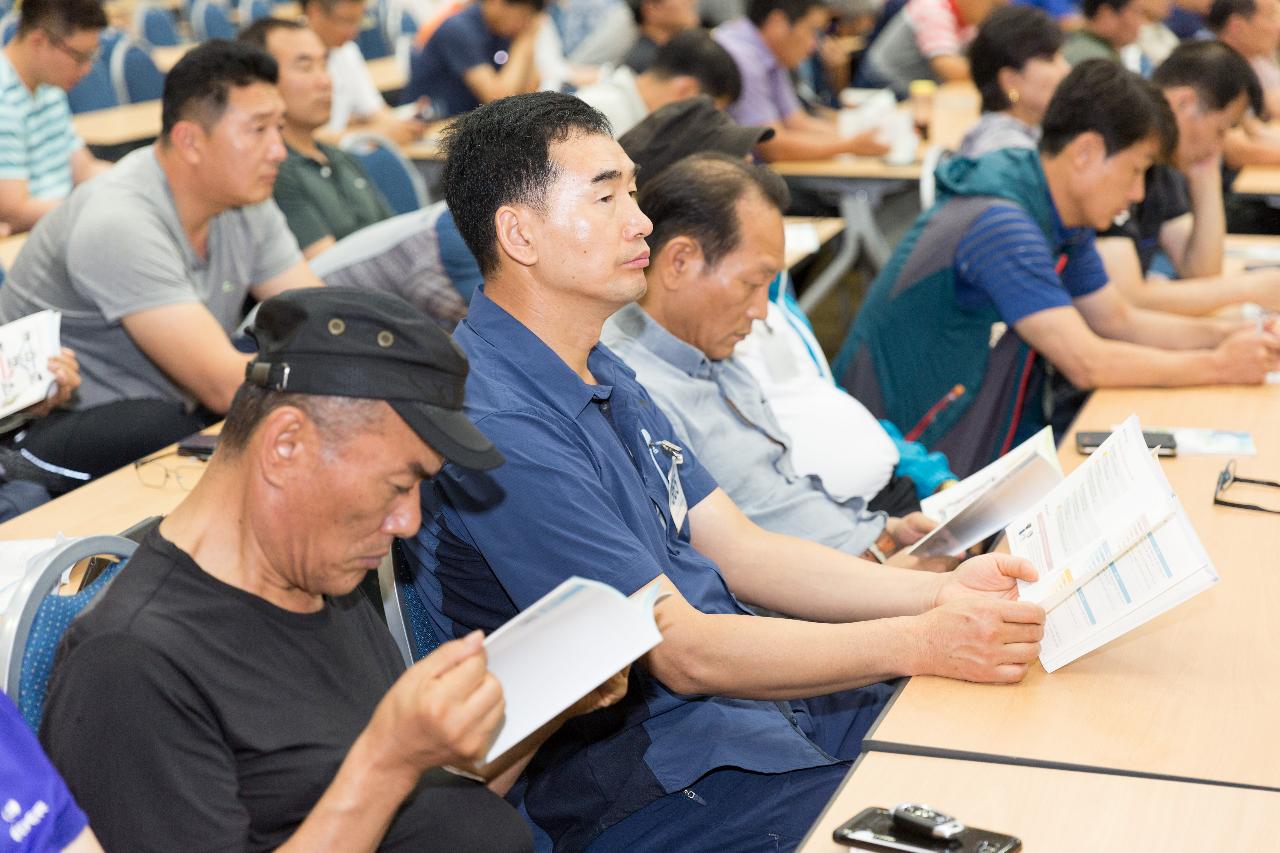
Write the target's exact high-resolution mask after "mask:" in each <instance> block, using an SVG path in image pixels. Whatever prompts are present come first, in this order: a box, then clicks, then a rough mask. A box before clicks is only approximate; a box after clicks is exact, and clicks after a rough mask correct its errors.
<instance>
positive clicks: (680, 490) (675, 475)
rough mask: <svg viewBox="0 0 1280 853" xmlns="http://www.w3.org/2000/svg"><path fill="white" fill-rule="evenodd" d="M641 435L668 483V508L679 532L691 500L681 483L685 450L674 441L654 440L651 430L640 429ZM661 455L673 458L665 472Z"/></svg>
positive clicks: (656, 466) (654, 462) (655, 465)
mask: <svg viewBox="0 0 1280 853" xmlns="http://www.w3.org/2000/svg"><path fill="white" fill-rule="evenodd" d="M640 436H641V437H642V438H643V439H644V443H645V446H646V447H648V448H649V456H650V458H652V459H653V464H654V467H655V468H657V469H658V473H659V474H660V475H662V478H663V479H664V480H665V481H666V483H667V509H668V511H670V513H671V521H672V523H673V524H675V526H676V532H677V533H679V532H680V528H682V527H684V519H685V516H687V515H688V514H689V502H688V501H687V500H685V496H684V486H682V485H681V484H680V463H682V462H684V450H683V448H681V447H680V446H679V445H678V444H675V443H674V442H670V441H666V440H660V441H654V440H653V438H652V437H650V435H649V431H648V430H645V429H642V430H640ZM659 456H667V457H668V458H670V460H671V465H670V467H669V468H668V469H667V470H666V471H665V472H664V471H663V470H662V465H661V463H659V462H658V457H659Z"/></svg>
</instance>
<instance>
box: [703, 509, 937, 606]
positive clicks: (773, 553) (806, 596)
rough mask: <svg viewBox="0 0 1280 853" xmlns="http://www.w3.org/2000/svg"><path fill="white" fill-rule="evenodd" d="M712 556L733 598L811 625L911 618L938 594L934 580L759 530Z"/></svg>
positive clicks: (935, 576) (931, 602)
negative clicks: (726, 551) (725, 552)
mask: <svg viewBox="0 0 1280 853" xmlns="http://www.w3.org/2000/svg"><path fill="white" fill-rule="evenodd" d="M722 547H723V546H722ZM728 547H733V546H728ZM717 557H718V558H719V559H718V562H719V564H720V566H721V572H722V573H723V574H724V576H725V580H726V581H728V583H729V588H730V589H731V590H732V591H733V594H734V595H736V596H737V597H738V598H740V599H742V600H743V601H745V602H748V603H750V604H753V605H755V606H757V607H763V608H766V609H768V610H773V611H776V612H778V613H785V614H787V615H788V616H794V617H796V618H799V619H810V620H813V621H816V622H854V621H859V620H864V619H879V618H882V617H886V616H908V615H914V614H917V613H922V612H924V611H925V610H927V609H929V608H930V607H932V606H933V600H934V596H935V595H936V594H937V589H936V587H937V582H938V576H937V575H933V574H929V573H926V572H913V571H904V570H901V569H895V568H886V567H885V566H881V565H879V564H878V563H871V562H868V561H866V560H861V559H858V558H856V557H852V556H850V555H849V554H846V553H844V552H843V551H837V550H835V549H834V548H828V547H826V546H825V545H819V544H817V543H816V542H810V541H808V540H805V539H799V538H796V537H793V536H783V535H781V534H777V533H770V532H768V531H763V530H761V531H760V532H759V534H758V535H757V536H754V537H750V538H748V539H743V540H740V544H739V545H738V546H737V548H736V549H735V551H734V553H733V554H732V556H729V557H722V556H721V555H720V554H717Z"/></svg>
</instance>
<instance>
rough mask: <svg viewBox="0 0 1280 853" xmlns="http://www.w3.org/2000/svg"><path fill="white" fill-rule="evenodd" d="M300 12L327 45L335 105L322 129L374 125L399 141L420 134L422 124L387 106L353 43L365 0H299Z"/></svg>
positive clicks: (422, 129) (353, 128) (402, 143)
mask: <svg viewBox="0 0 1280 853" xmlns="http://www.w3.org/2000/svg"><path fill="white" fill-rule="evenodd" d="M302 13H303V15H305V16H306V19H307V26H309V27H311V29H312V30H313V31H314V32H315V34H316V35H317V36H319V37H320V41H321V42H322V43H323V44H324V46H325V48H326V49H327V50H328V51H329V76H330V77H331V78H333V105H332V109H331V112H330V114H329V123H328V124H327V125H326V126H325V130H327V131H329V132H331V133H334V134H340V133H342V132H343V131H345V130H372V131H376V132H378V133H381V134H383V135H384V136H386V137H388V138H389V139H391V140H393V141H395V142H397V143H399V144H401V145H404V144H406V143H408V142H412V141H413V140H415V139H418V138H419V137H421V136H422V134H423V132H424V131H425V130H426V126H425V125H424V124H423V123H422V122H421V121H419V120H418V119H416V118H411V119H401V118H397V117H396V116H395V114H394V113H392V112H391V108H390V107H388V106H387V102H386V101H385V100H383V98H382V93H381V92H379V91H378V87H377V86H375V85H374V83H373V78H372V77H371V76H370V75H369V68H368V66H366V65H365V59H364V54H362V53H361V52H360V46H359V45H357V44H356V43H355V38H356V36H357V35H359V34H360V29H361V26H362V25H363V23H364V2H363V0H303V3H302Z"/></svg>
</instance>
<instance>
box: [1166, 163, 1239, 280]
mask: <svg viewBox="0 0 1280 853" xmlns="http://www.w3.org/2000/svg"><path fill="white" fill-rule="evenodd" d="M1219 165H1220V164H1218V163H1216V162H1215V164H1214V168H1213V169H1207V170H1203V169H1202V170H1201V172H1203V174H1200V173H1197V174H1195V175H1193V176H1192V179H1191V181H1190V183H1189V184H1188V186H1189V189H1190V195H1191V217H1192V219H1191V234H1190V235H1189V236H1188V237H1187V242H1186V246H1185V247H1183V250H1182V257H1180V258H1174V262H1175V263H1176V264H1177V265H1178V274H1179V275H1180V276H1182V277H1183V278H1203V277H1206V276H1211V275H1221V274H1222V258H1223V254H1224V252H1225V248H1224V246H1225V242H1226V239H1225V238H1226V234H1227V216H1226V212H1225V210H1224V208H1223V206H1222V171H1221V169H1220V168H1219Z"/></svg>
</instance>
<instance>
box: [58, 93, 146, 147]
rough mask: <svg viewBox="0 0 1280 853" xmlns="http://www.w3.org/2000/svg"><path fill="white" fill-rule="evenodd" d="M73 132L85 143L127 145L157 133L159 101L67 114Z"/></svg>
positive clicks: (144, 139)
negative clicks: (73, 114) (70, 115)
mask: <svg viewBox="0 0 1280 853" xmlns="http://www.w3.org/2000/svg"><path fill="white" fill-rule="evenodd" d="M71 122H72V124H74V125H75V128H76V132H77V133H79V134H80V137H81V138H82V139H84V141H85V142H86V143H87V144H89V145H102V146H111V145H127V144H129V143H132V142H143V141H146V140H148V139H155V138H156V137H157V136H159V135H160V102H159V101H139V102H138V103H136V104H124V105H123V106H119V107H111V108H110V109H105V110H94V111H93V112H88V113H78V114H76V115H75V116H72V118H71Z"/></svg>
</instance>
